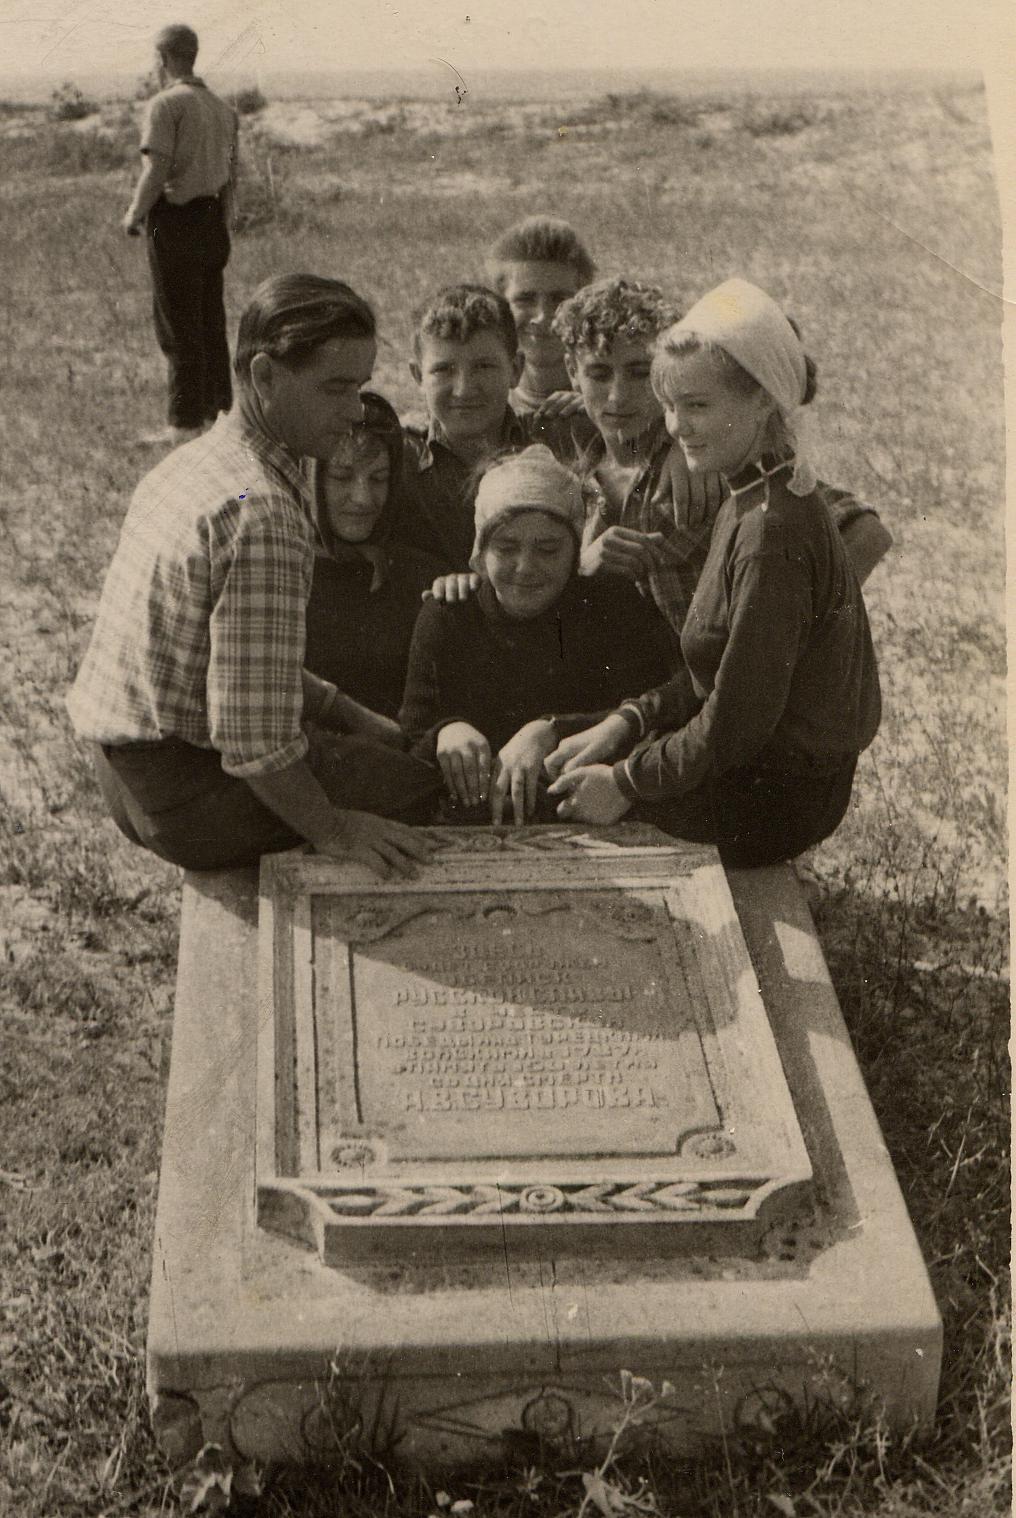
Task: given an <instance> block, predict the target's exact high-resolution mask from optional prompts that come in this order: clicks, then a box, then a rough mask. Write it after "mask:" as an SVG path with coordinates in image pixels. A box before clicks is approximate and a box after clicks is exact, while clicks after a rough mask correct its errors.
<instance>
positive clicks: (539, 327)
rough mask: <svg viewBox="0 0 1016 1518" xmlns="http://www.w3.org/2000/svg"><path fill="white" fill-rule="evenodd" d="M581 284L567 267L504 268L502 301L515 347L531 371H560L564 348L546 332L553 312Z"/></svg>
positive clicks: (531, 265)
mask: <svg viewBox="0 0 1016 1518" xmlns="http://www.w3.org/2000/svg"><path fill="white" fill-rule="evenodd" d="M580 285H581V279H580V276H579V273H578V271H577V270H576V269H573V268H571V266H570V265H569V264H557V263H510V264H505V265H504V290H503V291H502V293H503V295H504V298H505V300H506V301H507V302H508V304H509V306H511V308H512V315H513V316H514V318H515V326H516V328H517V330H518V334H519V347H520V348H521V350H522V352H523V354H524V355H525V359H526V363H527V364H531V365H532V367H533V368H534V369H549V368H558V369H559V368H561V367H562V365H563V363H564V349H563V348H562V346H561V340H560V338H559V337H557V336H556V335H555V333H553V332H552V331H551V330H550V323H551V321H552V319H553V316H554V312H555V311H556V310H557V308H558V306H559V305H560V304H561V302H562V301H563V300H568V299H569V298H570V297H571V296H572V295H574V294H575V292H576V291H577V290H578V289H579V287H580Z"/></svg>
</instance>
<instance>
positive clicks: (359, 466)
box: [322, 435, 391, 543]
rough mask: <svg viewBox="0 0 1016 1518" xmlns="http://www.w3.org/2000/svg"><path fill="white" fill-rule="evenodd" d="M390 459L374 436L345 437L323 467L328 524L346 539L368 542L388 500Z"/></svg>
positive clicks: (349, 541)
mask: <svg viewBox="0 0 1016 1518" xmlns="http://www.w3.org/2000/svg"><path fill="white" fill-rule="evenodd" d="M390 482H391V463H390V461H389V458H388V450H387V449H386V448H385V446H384V444H383V443H379V442H378V441H377V440H376V439H375V438H371V437H364V436H362V435H358V436H355V437H350V438H346V439H345V440H344V441H343V442H341V443H340V444H339V446H338V448H336V450H335V452H334V453H333V454H332V456H331V458H330V459H329V460H328V463H327V464H326V465H325V466H324V470H323V471H322V487H323V490H324V498H325V507H326V510H327V513H328V525H329V526H330V527H331V529H332V531H333V532H334V533H335V536H336V537H337V538H341V539H342V541H343V542H344V543H366V542H367V540H368V538H369V537H370V535H371V533H372V532H373V531H374V529H375V527H376V526H377V524H378V520H379V518H380V516H381V513H382V512H383V511H384V509H385V503H386V501H387V500H388V486H389V484H390Z"/></svg>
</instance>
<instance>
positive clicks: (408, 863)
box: [314, 809, 437, 880]
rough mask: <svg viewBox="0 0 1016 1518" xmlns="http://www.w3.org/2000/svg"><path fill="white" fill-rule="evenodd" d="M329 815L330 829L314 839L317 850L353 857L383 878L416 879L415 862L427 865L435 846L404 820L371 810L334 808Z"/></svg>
mask: <svg viewBox="0 0 1016 1518" xmlns="http://www.w3.org/2000/svg"><path fill="white" fill-rule="evenodd" d="M332 815H333V818H334V821H333V824H332V827H331V830H330V831H329V832H328V833H327V834H326V835H325V836H324V837H323V838H316V839H315V840H314V847H315V848H316V849H317V851H318V853H319V854H325V855H327V857H328V858H329V859H338V860H340V861H342V862H343V863H345V862H347V861H348V860H351V859H352V860H355V861H356V863H357V864H363V865H366V866H367V868H368V869H369V870H373V872H374V874H375V875H380V877H381V879H382V880H387V879H388V878H389V876H391V875H401V876H403V877H404V878H405V879H406V880H415V879H416V877H417V875H418V874H419V871H418V869H417V868H416V866H417V864H426V863H427V862H428V861H429V860H430V858H431V856H432V855H433V854H434V852H435V850H436V848H437V844H436V843H435V841H434V839H432V838H431V837H430V836H429V835H428V834H427V833H426V832H424V831H423V830H421V829H420V828H411V827H407V826H406V824H405V823H404V822H393V821H391V820H390V819H389V818H387V817H375V816H374V814H373V813H372V812H353V811H341V810H339V809H336V810H335V811H334V812H333V814H332Z"/></svg>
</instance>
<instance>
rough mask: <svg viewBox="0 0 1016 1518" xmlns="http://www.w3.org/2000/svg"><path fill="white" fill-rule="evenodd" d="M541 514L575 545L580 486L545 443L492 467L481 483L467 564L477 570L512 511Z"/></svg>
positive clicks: (580, 518)
mask: <svg viewBox="0 0 1016 1518" xmlns="http://www.w3.org/2000/svg"><path fill="white" fill-rule="evenodd" d="M527 509H528V510H530V511H542V512H544V513H545V514H546V515H547V516H549V517H556V518H557V519H558V521H560V522H563V523H564V525H565V526H566V527H569V528H570V529H571V531H572V532H573V533H574V535H575V541H576V543H578V542H579V541H580V540H581V537H582V528H583V525H584V523H585V505H584V503H583V500H582V487H581V486H580V484H579V482H578V479H577V478H576V476H575V475H574V474H572V472H571V470H570V469H566V468H565V467H564V465H563V464H559V463H558V461H557V459H556V458H555V457H554V455H553V454H552V453H551V451H550V449H549V448H548V447H547V446H546V445H545V444H544V443H533V444H531V445H530V446H529V447H528V448H525V449H523V451H522V452H521V453H518V454H515V455H514V456H513V457H512V458H509V459H505V460H504V462H503V463H500V464H495V465H494V466H493V467H492V468H491V469H488V471H487V473H486V474H485V475H484V476H483V479H482V480H481V481H480V486H479V489H478V490H477V492H476V503H475V506H474V509H473V516H474V521H475V525H476V536H475V539H474V542H473V552H472V556H471V557H470V560H469V563H470V567H471V568H472V569H479V565H480V556H481V554H482V553H483V550H484V547H485V546H486V543H487V540H488V539H489V537H490V535H491V533H492V532H493V530H494V528H495V527H496V526H497V523H498V522H499V521H500V519H501V518H502V517H503V516H504V515H505V514H506V513H511V512H515V511H519V510H522V511H525V510H527Z"/></svg>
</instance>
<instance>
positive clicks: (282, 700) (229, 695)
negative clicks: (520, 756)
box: [67, 275, 440, 875]
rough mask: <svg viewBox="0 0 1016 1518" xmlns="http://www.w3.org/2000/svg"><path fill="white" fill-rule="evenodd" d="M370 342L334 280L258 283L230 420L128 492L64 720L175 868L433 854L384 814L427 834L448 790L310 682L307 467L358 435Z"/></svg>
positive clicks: (409, 859)
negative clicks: (285, 853) (309, 856)
mask: <svg viewBox="0 0 1016 1518" xmlns="http://www.w3.org/2000/svg"><path fill="white" fill-rule="evenodd" d="M375 333H376V327H375V320H374V313H373V311H372V310H371V308H370V307H369V306H368V304H367V303H366V301H364V300H363V299H361V297H360V296H358V295H357V294H356V293H355V292H354V291H353V290H351V289H350V288H349V286H348V285H345V284H342V283H341V282H339V281H338V280H331V279H320V278H318V277H316V276H314V275H281V276H278V277H275V278H273V279H269V280H266V281H265V283H264V284H262V285H261V286H260V288H259V289H258V290H257V291H256V292H255V294H254V297H253V299H252V300H251V303H250V305H249V306H248V307H247V309H246V310H245V311H244V313H243V316H242V317H241V320H240V330H239V337H238V340H237V350H236V358H235V363H234V371H235V375H236V380H237V389H238V394H237V404H236V406H235V407H234V409H233V411H231V412H230V413H229V414H228V415H226V416H220V418H219V420H218V421H217V423H216V424H215V426H214V428H213V429H212V431H211V432H209V433H207V434H205V436H204V437H200V438H198V439H196V440H195V441H194V442H191V443H187V444H186V445H185V446H184V447H182V448H178V449H177V450H176V451H175V452H173V453H171V454H169V455H168V457H167V458H165V459H163V461H162V462H161V463H160V464H159V465H158V466H157V467H156V468H155V469H153V470H152V471H151V473H150V474H148V475H146V476H145V478H144V479H143V480H142V481H141V483H140V485H139V486H138V488H137V490H136V491H135V493H134V497H133V499H132V501H131V505H130V509H129V511H128V513H127V517H126V519H125V521H124V525H123V529H122V531H121V534H120V541H119V544H118V546H117V549H116V553H115V555H114V557H113V562H112V564H111V566H110V569H109V573H108V575H107V577H106V583H105V587H104V589H103V593H102V600H101V603H100V606H99V613H98V619H97V621H96V626H95V629H94V632H93V634H92V639H91V642H90V644H89V647H88V650H87V652H86V654H85V658H84V662H83V664H82V666H81V669H80V671H79V674H78V677H77V680H76V681H75V683H74V686H73V688H72V690H71V693H70V696H69V697H68V702H67V705H68V710H69V712H70V715H71V720H72V722H73V724H74V727H75V729H76V731H77V732H78V734H79V735H80V736H81V737H82V738H85V739H88V740H90V742H91V744H92V749H93V758H94V763H95V769H96V774H97V778H98V781H99V785H100V787H101V789H102V793H103V796H104V798H105V800H106V803H107V805H108V807H109V810H110V813H111V815H112V817H113V820H114V821H115V822H116V824H117V826H118V827H119V828H120V831H121V832H122V833H124V834H125V835H126V837H128V838H129V839H131V841H132V842H134V843H139V844H141V845H142V846H143V847H145V848H147V849H150V850H151V851H152V852H153V853H155V854H158V855H159V856H160V857H161V858H163V859H168V860H169V861H170V862H171V863H174V864H179V865H183V866H184V867H185V868H188V869H215V868H219V867H222V866H226V865H237V864H247V863H252V862H254V861H255V860H257V859H258V858H259V856H260V855H261V854H262V853H267V852H272V851H274V850H278V849H285V848H290V847H292V846H293V845H295V844H298V843H300V842H301V841H302V840H307V841H308V842H310V843H312V844H313V845H314V847H315V848H316V849H318V850H319V852H321V853H324V854H328V855H330V856H331V857H333V858H336V859H355V860H358V861H360V862H361V863H363V864H366V865H368V866H369V867H370V868H372V869H374V870H375V871H376V872H377V873H378V874H380V875H387V874H389V873H390V872H391V871H392V870H394V871H396V872H398V873H401V874H412V873H413V871H414V863H413V862H414V861H423V860H425V859H427V858H428V857H429V856H430V853H431V851H432V845H431V844H430V842H429V840H427V839H426V837H425V835H421V834H420V833H417V832H414V831H413V830H412V829H411V828H410V827H409V826H406V825H405V822H403V821H395V820H389V819H393V818H396V817H402V818H404V819H406V821H412V822H416V821H421V820H425V818H426V817H427V816H428V815H429V809H430V805H431V802H432V799H433V797H434V796H436V794H437V793H438V791H439V790H440V775H439V774H438V773H437V771H436V770H435V769H433V768H432V767H431V766H429V765H427V764H425V763H423V762H422V761H419V760H415V759H413V758H411V757H410V756H409V755H408V754H407V753H405V752H403V751H402V750H401V743H402V739H401V734H400V733H399V731H398V729H397V727H396V725H395V723H393V722H391V721H390V719H386V718H383V717H379V716H377V715H376V714H375V713H373V712H369V711H366V710H365V709H364V708H362V707H360V706H358V705H357V704H356V703H355V702H353V701H351V700H350V699H349V698H347V697H345V696H344V695H342V693H341V692H339V691H338V690H337V689H336V687H335V686H334V685H331V684H330V683H328V682H327V681H323V680H319V679H317V678H316V677H315V676H314V675H311V674H310V673H308V672H307V671H306V670H305V669H304V668H303V654H304V639H305V632H304V628H305V609H306V604H307V599H308V597H309V594H310V587H311V580H312V575H313V567H314V529H313V526H312V523H311V517H310V514H309V512H308V509H307V501H306V485H305V480H304V476H303V473H302V471H301V466H300V460H301V458H303V457H310V458H317V459H327V458H328V457H329V456H330V455H331V453H332V452H333V450H334V449H335V447H336V445H337V444H338V442H339V441H340V439H341V438H342V437H343V436H344V435H345V434H346V433H347V432H348V431H349V429H350V427H351V426H352V425H353V423H355V422H357V421H359V420H360V417H361V414H362V413H361V405H360V390H361V388H362V386H363V385H365V384H366V382H367V381H368V380H369V379H370V376H371V371H372V369H373V366H374V359H375V354H376V337H375ZM378 813H380V814H382V815H374V814H378Z"/></svg>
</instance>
